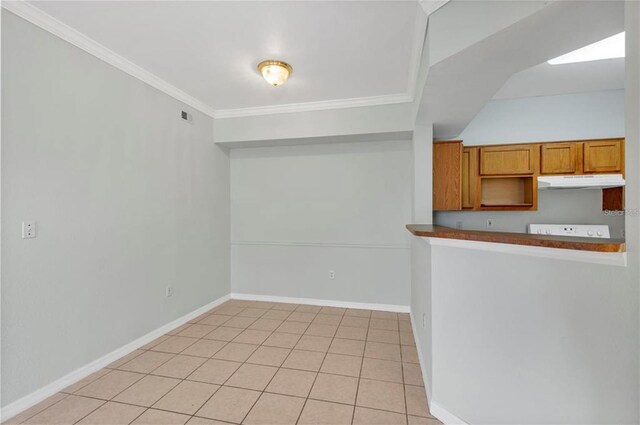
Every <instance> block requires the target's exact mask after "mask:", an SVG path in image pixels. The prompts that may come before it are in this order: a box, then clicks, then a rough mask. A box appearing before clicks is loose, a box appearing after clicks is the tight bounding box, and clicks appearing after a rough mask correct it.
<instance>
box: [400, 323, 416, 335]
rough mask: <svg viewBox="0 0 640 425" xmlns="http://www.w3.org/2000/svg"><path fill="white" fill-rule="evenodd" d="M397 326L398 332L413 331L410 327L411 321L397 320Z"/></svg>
mask: <svg viewBox="0 0 640 425" xmlns="http://www.w3.org/2000/svg"><path fill="white" fill-rule="evenodd" d="M398 327H399V328H400V332H412V333H413V330H412V329H411V322H403V321H399V322H398Z"/></svg>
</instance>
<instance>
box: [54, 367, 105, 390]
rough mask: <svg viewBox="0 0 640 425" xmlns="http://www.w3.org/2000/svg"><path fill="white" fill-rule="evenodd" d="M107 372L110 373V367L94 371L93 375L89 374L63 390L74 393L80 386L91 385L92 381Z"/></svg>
mask: <svg viewBox="0 0 640 425" xmlns="http://www.w3.org/2000/svg"><path fill="white" fill-rule="evenodd" d="M107 373H109V369H100V370H99V371H97V372H94V373H92V374H91V375H89V376H87V377H86V378H83V379H81V380H79V381H78V382H76V383H75V384H72V385H69V386H68V387H67V388H65V389H64V390H62V392H63V393H69V394H72V393H74V392H76V391H78V390H79V389H80V388H82V387H85V386H87V385H89V384H90V383H92V382H93V381H95V380H96V379H98V378H100V377H102V376H104V375H106V374H107Z"/></svg>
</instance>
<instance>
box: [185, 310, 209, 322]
mask: <svg viewBox="0 0 640 425" xmlns="http://www.w3.org/2000/svg"><path fill="white" fill-rule="evenodd" d="M210 314H211V312H207V313H202V314H201V315H200V316H198V317H194V318H193V319H191V320H189V321H188V322H187V323H198V322H199V321H201V320H202V319H204V318H205V317H207V316H208V315H210Z"/></svg>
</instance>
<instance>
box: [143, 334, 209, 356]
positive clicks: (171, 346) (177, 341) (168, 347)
mask: <svg viewBox="0 0 640 425" xmlns="http://www.w3.org/2000/svg"><path fill="white" fill-rule="evenodd" d="M196 341H198V340H197V339H196V338H188V337H185V336H172V337H169V338H167V339H166V340H165V341H162V342H161V343H160V344H158V345H156V346H155V347H153V348H151V350H152V351H161V352H163V353H173V354H178V353H180V352H182V351H184V350H185V349H186V348H187V347H189V346H190V345H192V344H193V343H195V342H196Z"/></svg>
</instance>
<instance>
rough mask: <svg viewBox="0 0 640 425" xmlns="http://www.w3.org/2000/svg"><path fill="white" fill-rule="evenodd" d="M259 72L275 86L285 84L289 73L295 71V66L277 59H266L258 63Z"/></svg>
mask: <svg viewBox="0 0 640 425" xmlns="http://www.w3.org/2000/svg"><path fill="white" fill-rule="evenodd" d="M258 72H260V74H262V78H264V79H265V80H266V82H267V83H269V84H271V85H272V86H274V87H277V86H281V85H282V84H284V83H285V82H286V81H287V79H288V78H289V75H291V73H292V72H293V68H292V67H291V65H289V64H288V63H286V62H282V61H277V60H272V59H269V60H265V61H262V62H260V63H259V64H258Z"/></svg>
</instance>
